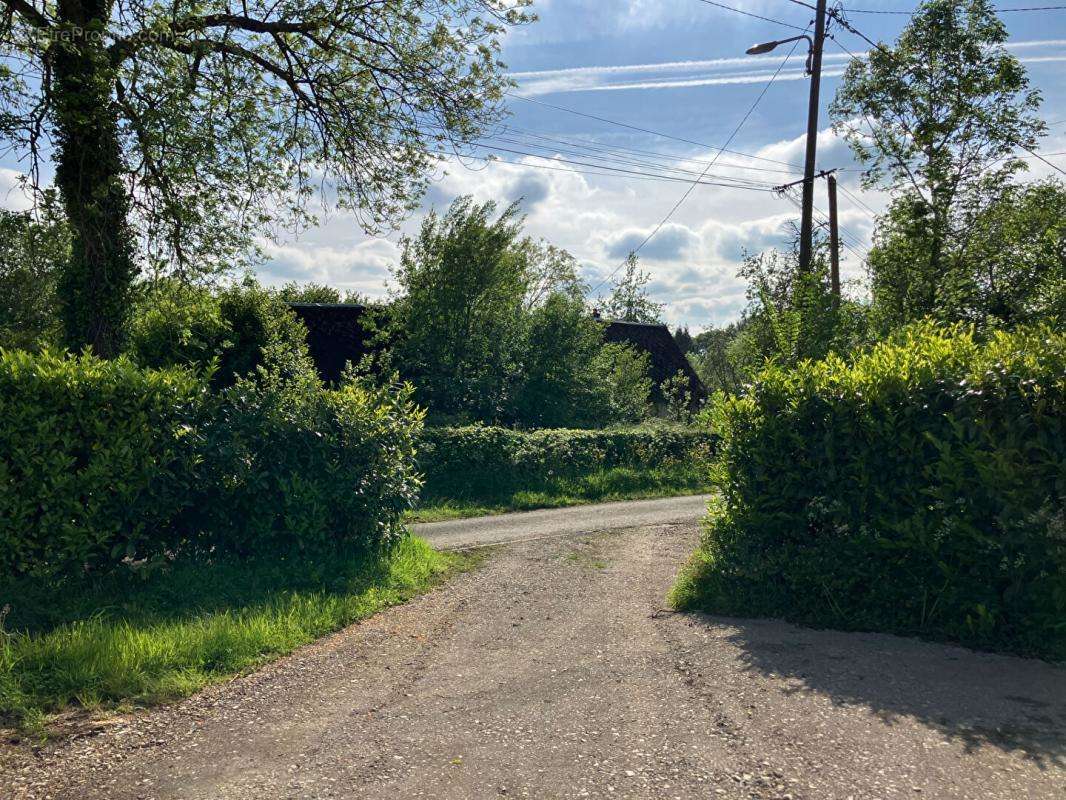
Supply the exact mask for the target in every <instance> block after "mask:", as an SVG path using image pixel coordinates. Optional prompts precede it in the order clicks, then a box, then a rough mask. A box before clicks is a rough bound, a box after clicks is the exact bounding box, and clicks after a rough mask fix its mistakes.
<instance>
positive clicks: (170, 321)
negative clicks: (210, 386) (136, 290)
mask: <svg viewBox="0 0 1066 800" xmlns="http://www.w3.org/2000/svg"><path fill="white" fill-rule="evenodd" d="M231 333H232V331H231V327H230V324H229V321H228V320H226V319H225V318H224V317H223V316H222V308H221V304H220V303H219V301H218V298H217V297H216V296H215V295H214V294H213V293H212V292H211V290H210V289H206V288H203V287H197V286H187V285H185V284H183V283H180V282H178V281H170V280H164V281H159V282H158V283H156V284H155V285H153V286H152V287H151V288H149V289H147V290H145V291H144V294H143V296H142V297H140V298H139V299H138V302H137V307H136V309H135V310H134V314H133V318H132V320H131V322H130V336H129V355H130V358H132V359H133V360H134V361H135V362H136V363H137V364H139V365H140V366H142V367H147V368H149V369H163V368H165V367H172V366H188V367H199V368H206V367H208V366H209V365H211V363H212V362H213V361H214V360H215V359H217V358H219V357H220V356H221V354H222V351H223V349H224V348H225V347H226V346H227V344H228V342H229V339H230V336H231Z"/></svg>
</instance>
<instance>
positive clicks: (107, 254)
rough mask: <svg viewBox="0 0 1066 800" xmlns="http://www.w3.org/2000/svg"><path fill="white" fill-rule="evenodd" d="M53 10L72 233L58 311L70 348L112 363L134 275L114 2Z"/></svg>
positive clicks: (64, 184)
mask: <svg viewBox="0 0 1066 800" xmlns="http://www.w3.org/2000/svg"><path fill="white" fill-rule="evenodd" d="M57 10H58V16H59V21H60V27H59V30H58V32H57V34H58V35H56V36H55V39H54V41H53V43H52V46H51V49H52V54H51V56H52V58H51V60H52V70H53V79H54V93H53V105H52V114H53V122H54V125H55V132H56V140H57V142H56V143H57V145H58V147H57V157H56V185H57V186H58V187H59V190H60V193H61V195H62V199H63V206H64V209H65V210H66V213H67V218H68V220H69V222H70V226H71V230H72V234H73V236H72V242H71V244H72V247H71V255H70V259H69V260H68V261H67V263H65V264H64V265H63V267H62V271H61V275H60V279H59V298H60V300H61V313H62V317H63V326H64V332H65V338H66V342H67V344H68V346H70V347H71V348H72V349H78V348H81V347H83V346H85V345H88V346H89V347H91V348H92V350H93V352H94V353H96V354H97V355H99V356H103V357H105V358H110V357H113V356H115V355H117V354H118V352H119V351H120V350H121V348H122V337H123V331H124V329H125V322H126V317H127V314H128V311H129V306H130V292H131V288H132V284H133V279H134V277H135V276H136V274H137V268H136V266H135V263H134V259H133V245H132V238H131V235H130V230H129V223H128V219H127V216H128V213H129V199H128V195H127V191H126V187H125V186H124V185H123V182H122V175H123V174H124V171H125V170H124V167H123V163H122V150H121V146H120V143H119V138H118V117H117V113H116V110H115V107H114V105H113V100H112V95H113V89H114V82H115V74H114V67H113V66H112V64H111V59H110V57H109V55H108V53H107V50H106V48H105V47H104V46H103V37H102V33H103V31H104V29H105V21H106V20H107V18H108V17H109V15H110V13H111V0H60V3H59V5H58V9H57Z"/></svg>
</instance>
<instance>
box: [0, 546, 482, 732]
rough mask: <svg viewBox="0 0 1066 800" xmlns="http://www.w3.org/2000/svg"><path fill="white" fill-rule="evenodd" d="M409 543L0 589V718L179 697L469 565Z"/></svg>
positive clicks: (27, 722)
mask: <svg viewBox="0 0 1066 800" xmlns="http://www.w3.org/2000/svg"><path fill="white" fill-rule="evenodd" d="M471 558H472V557H471V556H466V555H462V554H446V553H438V552H436V551H434V550H432V549H431V548H430V547H429V546H428V545H427V544H426V543H425V542H423V541H422V540H420V539H415V538H408V539H405V540H403V541H402V542H401V543H400V544H399V545H397V546H396V547H395V548H394V549H393V550H392V552H391V553H390V554H388V555H385V556H367V555H365V554H358V553H351V554H348V555H344V556H334V557H332V558H330V559H328V560H326V559H318V560H316V559H309V558H284V559H273V560H268V559H263V560H259V561H253V562H241V563H234V562H229V563H219V564H213V565H202V564H200V565H197V564H174V565H171V566H170V567H169V568H168V569H166V570H164V571H158V572H154V573H150V574H147V575H144V574H136V573H132V572H126V573H122V574H118V575H113V576H111V577H108V578H104V579H100V580H96V581H92V582H89V581H69V580H68V581H66V582H63V583H53V584H50V585H43V584H40V583H32V582H29V581H25V582H10V583H7V584H5V585H0V605H4V606H6V607H8V609H9V610H8V612H7V616H6V619H5V621H4V622H5V625H4V628H5V631H4V632H3V633H2V634H0V719H2V720H3V721H4V722H5V723H7V724H14V725H18V726H35V725H39V724H40V723H41V722H42V721H43V720H44V719H45V718H46V717H47V715H48V714H50V713H53V712H56V711H60V710H63V709H65V708H67V707H70V706H82V707H87V708H95V707H100V706H102V707H115V706H120V705H123V704H145V703H154V702H160V701H164V700H168V699H174V698H178V697H182V696H185V695H188V694H191V693H192V692H195V691H196V690H198V689H200V688H202V687H203V686H205V685H207V684H209V683H212V682H215V681H219V680H222V679H225V678H227V677H230V676H232V675H234V674H236V673H238V672H241V671H243V670H246V669H249V668H251V667H254V666H257V665H259V664H262V663H264V662H266V661H269V660H271V659H273V658H276V657H278V656H280V655H283V654H285V653H288V652H290V651H292V650H293V649H295V648H297V647H299V646H300V645H303V644H306V643H308V642H311V641H313V640H314V639H316V638H318V637H320V636H322V635H324V634H327V633H329V632H331V631H334V630H337V629H338V628H341V627H343V626H345V625H347V624H350V623H352V622H355V621H356V620H359V619H363V618H365V617H367V616H369V615H371V614H373V613H375V612H376V611H379V610H381V609H383V608H385V607H387V606H390V605H395V604H397V603H401V602H403V601H404V600H406V599H409V598H410V597H412V596H414V595H415V594H417V593H420V592H422V591H425V590H426V589H428V588H429V587H431V586H433V585H435V584H436V583H438V582H440V581H441V580H442V579H443V578H444V577H445V576H446V575H447V574H448V573H450V572H453V571H455V570H458V569H462V568H465V567H467V566H469V565H470V564H471V563H472V562H471V560H470V559H471Z"/></svg>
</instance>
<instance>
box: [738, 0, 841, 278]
mask: <svg viewBox="0 0 1066 800" xmlns="http://www.w3.org/2000/svg"><path fill="white" fill-rule="evenodd" d="M816 2H817V5H816V6H815V9H814V11H815V15H814V39H811V37H809V36H807V35H806V34H800V35H799V36H793V37H792V38H791V39H781V40H779V41H774V42H762V43H761V44H753V45H752V46H751V47H749V48H748V50H747V53H748V55H749V56H758V55H762V54H763V53H769V52H770V51H771V50H773V49H775V48H776V47H777V46H778V45H781V44H787V43H788V42H798V41H799V40H800V39H806V40H807V45H808V50H807V74H808V75H810V76H811V94H810V98H809V99H808V108H807V147H806V151H807V152H806V156H805V158H804V161H803V210H802V212H801V217H800V252H799V257H800V269H801V270H802V271H803V272H807V271H808V270H810V266H811V255H812V251H813V249H814V248H813V246H812V244H813V243H812V238H813V233H814V225H813V217H814V214H813V208H814V160H815V156H816V152H815V151H816V149H817V146H818V144H817V143H818V90H819V84H820V83H821V77H822V76H821V72H822V48H823V46H824V44H825V28H826V25H825V16H826V11H825V7H826V0H816Z"/></svg>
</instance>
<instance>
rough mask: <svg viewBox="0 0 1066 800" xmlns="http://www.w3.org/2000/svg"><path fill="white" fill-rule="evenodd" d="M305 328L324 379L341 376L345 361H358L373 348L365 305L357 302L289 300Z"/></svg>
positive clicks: (371, 327) (319, 372)
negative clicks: (292, 301)
mask: <svg viewBox="0 0 1066 800" xmlns="http://www.w3.org/2000/svg"><path fill="white" fill-rule="evenodd" d="M289 308H291V309H292V310H293V311H294V312H295V313H296V316H297V317H298V318H299V319H300V321H301V322H303V324H304V326H305V327H306V328H307V349H308V350H310V351H311V359H312V360H313V361H314V362H315V369H317V370H318V374H319V376H320V377H321V378H322V380H324V381H328V382H336V381H339V380H340V377H341V373H342V372H343V371H344V367H345V365H346V364H347V363H348V362H349V361H350V362H352V363H353V364H358V363H359V361H360V360H362V358H363V356H365V355H367V354H368V353H370V352H372V351H373V349H374V348H373V347H372V346H371V343H370V333H369V331H371V330H373V325H370V324H368V323H369V322H370V320H369V319H367V318H366V315H367V311H368V309H367V307H366V306H364V305H360V304H358V303H289Z"/></svg>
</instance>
